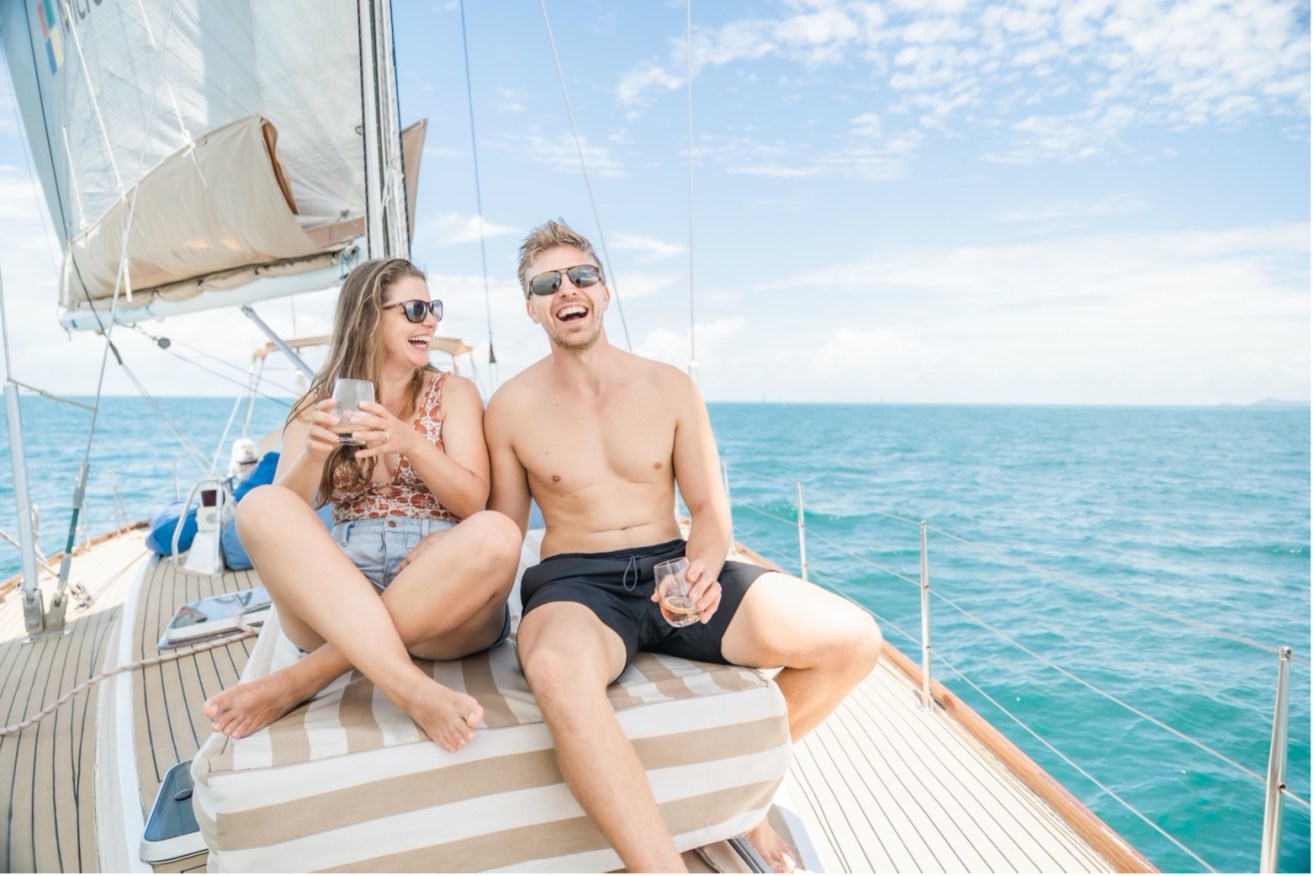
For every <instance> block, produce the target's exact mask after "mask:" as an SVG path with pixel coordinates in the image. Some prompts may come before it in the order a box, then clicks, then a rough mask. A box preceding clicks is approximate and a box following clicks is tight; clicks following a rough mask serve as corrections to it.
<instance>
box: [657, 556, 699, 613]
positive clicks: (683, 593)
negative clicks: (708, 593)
mask: <svg viewBox="0 0 1313 876" xmlns="http://www.w3.org/2000/svg"><path fill="white" fill-rule="evenodd" d="M655 572H656V589H657V594H658V598H659V599H660V605H661V616H662V617H664V618H665V619H666V623H668V624H670V625H671V626H672V627H686V626H688V625H689V624H691V623H693V622H694V621H696V620H697V619H698V607H697V603H695V602H694V601H693V598H692V597H691V596H689V595H688V590H689V583H688V558H687V557H676V558H675V559H673V560H666V561H665V562H662V563H657V564H656V567H655Z"/></svg>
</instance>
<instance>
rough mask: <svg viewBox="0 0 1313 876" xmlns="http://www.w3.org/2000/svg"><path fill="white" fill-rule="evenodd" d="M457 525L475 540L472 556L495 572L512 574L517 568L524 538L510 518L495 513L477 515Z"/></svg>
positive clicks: (485, 512) (484, 512) (486, 512)
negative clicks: (500, 571)
mask: <svg viewBox="0 0 1313 876" xmlns="http://www.w3.org/2000/svg"><path fill="white" fill-rule="evenodd" d="M460 525H461V526H462V527H463V528H465V529H466V530H467V532H468V534H469V537H471V538H472V539H474V544H473V546H472V550H471V556H474V557H477V558H479V559H480V560H482V561H484V562H485V563H487V564H488V566H489V567H490V568H492V569H496V570H502V571H505V570H507V569H509V571H510V572H514V570H515V569H516V568H517V567H518V566H519V563H520V545H521V543H522V541H523V536H521V534H520V528H519V527H518V526H516V525H515V522H514V521H512V520H511V518H509V517H507V516H506V515H505V514H502V513H500V512H497V511H480V512H478V513H477V514H473V515H471V516H469V517H467V518H465V520H464V521H462V522H461V524H460Z"/></svg>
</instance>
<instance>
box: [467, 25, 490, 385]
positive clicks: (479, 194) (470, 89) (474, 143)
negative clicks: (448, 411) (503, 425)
mask: <svg viewBox="0 0 1313 876" xmlns="http://www.w3.org/2000/svg"><path fill="white" fill-rule="evenodd" d="M460 44H461V48H462V49H463V50H464V52H465V98H466V102H467V103H468V104H469V108H470V154H471V155H472V156H473V157H474V205H475V208H476V209H477V210H478V214H479V257H480V258H481V259H482V260H483V307H484V310H485V311H486V313H487V318H488V366H489V370H490V371H492V372H493V373H492V374H490V375H489V377H490V378H491V379H492V389H493V390H495V389H496V388H497V372H496V368H497V353H496V347H495V345H494V344H493V342H492V293H491V292H490V291H489V289H488V243H487V241H486V240H485V236H486V234H485V231H484V228H483V186H482V185H481V184H480V182H479V143H478V140H477V139H476V138H475V136H474V84H473V80H472V79H471V78H470V44H469V40H468V39H467V38H466V36H465V0H460ZM488 394H489V395H491V394H492V390H489V393H488Z"/></svg>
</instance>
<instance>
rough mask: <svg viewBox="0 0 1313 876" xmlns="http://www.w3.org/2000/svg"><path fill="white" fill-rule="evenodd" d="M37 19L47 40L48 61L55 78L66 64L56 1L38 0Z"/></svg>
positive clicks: (51, 73)
mask: <svg viewBox="0 0 1313 876" xmlns="http://www.w3.org/2000/svg"><path fill="white" fill-rule="evenodd" d="M36 17H37V18H38V19H40V21H41V35H42V36H43V37H45V40H46V60H48V61H49V62H50V75H51V76H53V75H55V74H56V73H58V72H59V68H60V67H61V66H62V65H63V63H64V45H63V43H61V42H60V39H59V19H58V18H56V17H55V3H54V0H36Z"/></svg>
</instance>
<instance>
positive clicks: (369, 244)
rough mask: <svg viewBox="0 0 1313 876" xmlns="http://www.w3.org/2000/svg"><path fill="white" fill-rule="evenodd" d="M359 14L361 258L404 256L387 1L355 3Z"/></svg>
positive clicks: (405, 246)
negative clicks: (362, 188)
mask: <svg viewBox="0 0 1313 876" xmlns="http://www.w3.org/2000/svg"><path fill="white" fill-rule="evenodd" d="M359 10H360V70H361V75H360V93H361V101H362V105H363V109H364V128H365V130H364V135H365V216H366V219H365V229H366V235H365V237H366V256H367V257H368V258H371V259H372V258H391V257H401V258H409V257H410V230H409V228H408V227H407V223H408V218H409V217H408V214H407V210H406V187H405V180H404V175H403V173H402V163H401V125H400V122H399V120H398V116H399V113H398V108H397V69H396V54H395V51H394V48H393V42H392V8H391V4H389V3H387V2H386V0H360V5H359Z"/></svg>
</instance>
